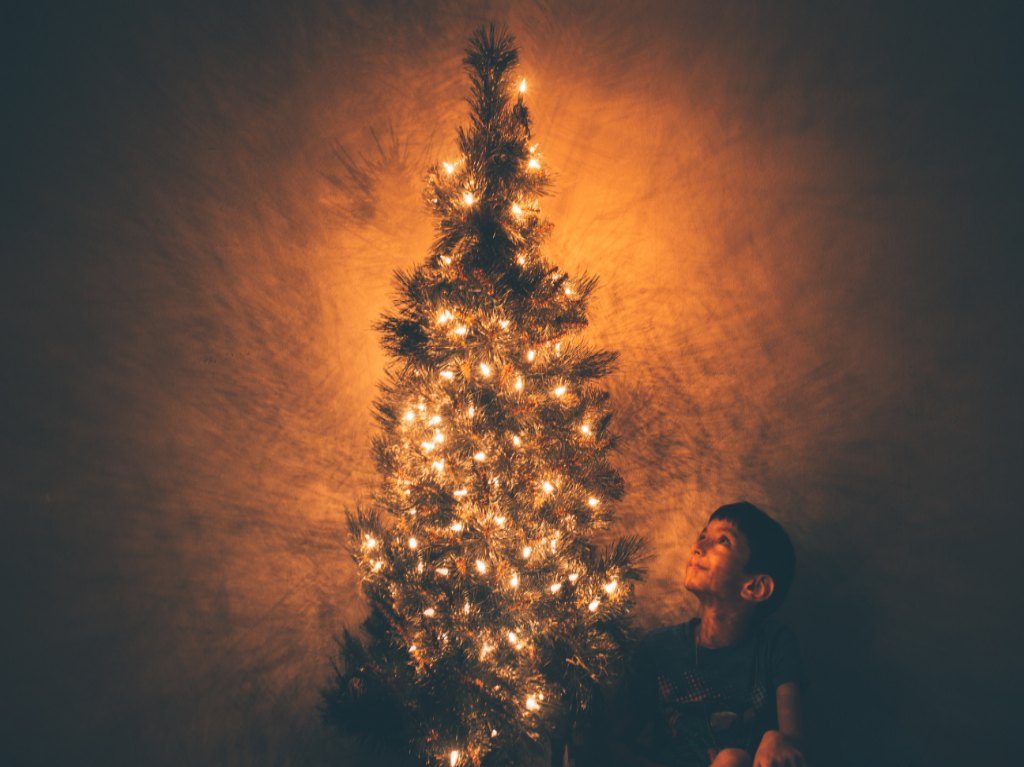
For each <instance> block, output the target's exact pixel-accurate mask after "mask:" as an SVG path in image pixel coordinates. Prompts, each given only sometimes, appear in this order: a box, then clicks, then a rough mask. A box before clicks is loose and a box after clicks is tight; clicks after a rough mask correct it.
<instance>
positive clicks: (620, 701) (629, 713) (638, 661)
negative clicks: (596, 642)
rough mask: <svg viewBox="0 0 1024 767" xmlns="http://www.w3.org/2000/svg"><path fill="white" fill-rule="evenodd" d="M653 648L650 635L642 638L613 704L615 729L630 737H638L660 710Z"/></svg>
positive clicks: (628, 664) (631, 654)
mask: <svg viewBox="0 0 1024 767" xmlns="http://www.w3.org/2000/svg"><path fill="white" fill-rule="evenodd" d="M653 651H654V648H653V647H652V644H651V642H650V638H649V636H648V637H645V638H644V639H643V640H641V641H640V642H639V643H638V644H637V645H636V646H635V647H634V649H633V651H632V652H631V653H630V656H629V658H628V660H627V662H626V665H625V668H624V670H623V674H622V677H621V679H620V682H619V684H618V685H617V687H616V692H615V695H614V703H613V706H612V713H613V716H614V717H615V719H616V725H617V726H616V727H615V728H614V729H616V730H618V731H619V732H621V733H622V735H623V736H624V737H625V738H626V739H628V740H633V739H635V738H636V737H637V735H638V734H639V732H640V731H641V730H642V729H643V728H644V726H645V725H647V724H649V723H650V722H651V721H653V719H654V716H655V713H656V705H657V701H656V700H655V699H654V658H653Z"/></svg>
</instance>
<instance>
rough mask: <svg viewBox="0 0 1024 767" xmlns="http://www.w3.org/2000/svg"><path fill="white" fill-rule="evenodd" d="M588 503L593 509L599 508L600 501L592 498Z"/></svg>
mask: <svg viewBox="0 0 1024 767" xmlns="http://www.w3.org/2000/svg"><path fill="white" fill-rule="evenodd" d="M587 503H588V504H590V507H591V508H592V509H593V508H597V504H599V503H600V501H599V500H597V498H595V497H594V496H590V497H589V498H588V499H587Z"/></svg>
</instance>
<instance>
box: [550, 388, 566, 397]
mask: <svg viewBox="0 0 1024 767" xmlns="http://www.w3.org/2000/svg"><path fill="white" fill-rule="evenodd" d="M566 391H567V390H566V388H565V387H564V386H556V387H555V388H554V390H553V391H552V392H551V393H552V394H554V395H555V396H556V397H561V396H562V395H563V394H565V392H566Z"/></svg>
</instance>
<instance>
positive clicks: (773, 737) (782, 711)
mask: <svg viewBox="0 0 1024 767" xmlns="http://www.w3.org/2000/svg"><path fill="white" fill-rule="evenodd" d="M775 708H776V711H777V713H778V718H779V729H777V730H768V732H766V733H765V734H764V737H763V738H761V745H759V746H758V747H757V754H756V755H755V756H754V767H805V765H806V764H807V762H806V761H805V760H804V756H803V753H802V752H801V748H802V743H803V734H804V733H803V711H802V705H801V702H800V686H799V685H798V684H797V683H796V682H786V683H785V684H780V685H779V687H778V689H776V691H775Z"/></svg>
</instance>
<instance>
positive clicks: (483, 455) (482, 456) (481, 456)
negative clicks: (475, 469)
mask: <svg viewBox="0 0 1024 767" xmlns="http://www.w3.org/2000/svg"><path fill="white" fill-rule="evenodd" d="M473 460H474V461H486V460H487V453H485V452H484V451H483V450H481V451H480V452H478V453H474V454H473Z"/></svg>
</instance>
